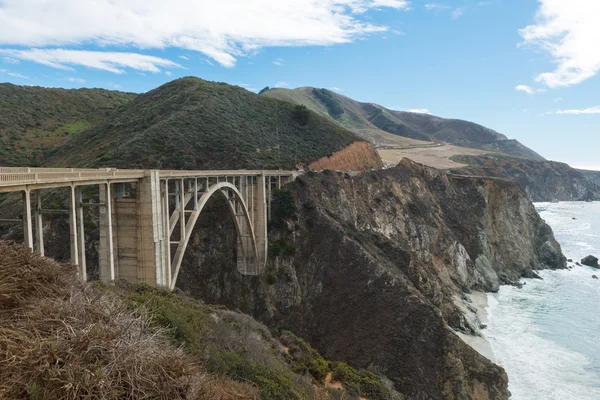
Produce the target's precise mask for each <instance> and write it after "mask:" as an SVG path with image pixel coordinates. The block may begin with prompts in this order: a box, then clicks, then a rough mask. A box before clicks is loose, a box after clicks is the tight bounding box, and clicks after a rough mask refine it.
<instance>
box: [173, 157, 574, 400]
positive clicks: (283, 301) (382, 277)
mask: <svg viewBox="0 0 600 400" xmlns="http://www.w3.org/2000/svg"><path fill="white" fill-rule="evenodd" d="M288 190H289V191H291V192H292V193H293V194H294V195H295V205H296V209H297V211H296V212H295V214H294V215H283V216H282V215H275V216H274V221H273V224H272V231H271V235H270V249H269V253H270V260H269V262H268V266H267V270H266V271H265V273H264V274H263V276H261V277H242V276H240V275H239V274H237V272H236V268H235V240H236V239H235V233H234V229H233V226H232V222H231V221H229V220H223V219H222V218H219V217H217V215H219V214H220V212H222V211H225V210H221V209H220V208H222V205H220V203H219V202H218V201H215V202H213V204H212V207H213V211H214V214H211V213H207V214H205V215H204V216H202V217H201V219H202V220H201V222H200V224H199V225H198V226H197V231H196V233H195V235H194V238H193V243H194V245H193V246H192V248H190V249H189V250H188V252H187V253H186V256H185V260H184V267H183V269H182V272H181V274H180V277H179V281H178V286H179V287H180V288H181V289H182V290H184V291H185V292H187V293H190V294H192V295H195V296H199V297H202V298H203V299H205V300H207V301H209V302H211V303H219V304H226V305H228V306H230V307H235V308H239V309H241V310H244V311H246V312H249V313H251V314H253V315H255V316H256V317H257V318H259V319H261V320H262V321H264V322H266V323H267V324H268V325H269V326H270V327H271V328H274V329H277V328H286V329H291V330H293V331H294V332H296V333H297V334H298V335H299V336H301V337H303V338H305V339H306V340H308V341H309V342H310V343H311V344H312V345H313V346H314V347H315V348H317V349H318V350H319V351H321V352H322V353H323V354H324V355H325V356H326V357H328V358H330V359H333V360H343V361H346V362H348V363H350V364H351V365H353V366H355V367H358V368H371V369H372V370H374V371H377V372H378V373H380V374H382V375H385V376H386V377H387V378H389V379H390V380H391V382H392V383H393V385H394V388H395V389H396V390H397V391H398V392H400V393H402V395H403V396H404V397H405V398H417V399H426V398H435V399H438V398H456V399H503V398H507V396H508V392H507V377H506V374H505V372H504V371H503V369H502V368H500V367H498V366H496V365H494V364H493V363H492V362H490V361H489V360H487V359H486V358H484V357H483V356H481V355H480V354H479V353H477V352H475V351H474V350H473V349H471V348H470V347H468V346H467V345H466V344H465V343H463V342H462V341H461V340H460V339H459V338H458V337H457V336H456V335H455V334H454V333H453V330H457V331H462V332H466V333H477V332H478V329H479V326H478V325H479V323H478V320H477V317H476V315H475V314H474V309H473V308H472V307H470V305H469V304H468V302H467V301H466V297H465V295H464V292H468V291H469V290H471V289H474V288H476V289H482V290H497V289H498V286H499V284H500V283H517V282H518V279H519V277H521V276H533V274H534V270H536V269H541V268H562V267H564V266H565V258H564V256H563V255H562V253H561V250H560V246H559V245H558V243H557V242H556V240H555V239H554V237H553V234H552V231H551V229H550V228H549V227H548V226H547V225H546V224H545V223H544V221H543V220H542V219H541V218H540V217H539V215H538V214H537V213H536V211H535V209H534V207H533V205H532V204H531V203H530V202H529V201H528V200H527V199H526V197H525V196H524V194H523V192H522V191H521V190H520V188H519V187H518V185H517V184H515V183H512V182H508V181H505V180H495V179H486V178H471V177H453V176H449V175H447V174H445V173H442V172H440V171H437V170H435V169H431V168H427V167H424V166H422V165H419V164H415V163H413V162H411V161H408V160H404V161H402V162H401V163H400V164H399V165H398V166H397V167H396V168H393V169H390V170H386V171H379V172H370V173H365V174H363V175H361V176H359V177H356V178H351V177H350V176H348V175H344V176H342V175H338V174H310V175H309V176H306V177H302V178H299V179H298V180H297V181H296V182H294V183H293V184H292V185H290V186H289V187H288Z"/></svg>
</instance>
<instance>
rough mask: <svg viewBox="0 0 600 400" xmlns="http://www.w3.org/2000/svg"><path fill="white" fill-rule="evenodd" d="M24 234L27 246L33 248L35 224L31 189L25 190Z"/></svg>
mask: <svg viewBox="0 0 600 400" xmlns="http://www.w3.org/2000/svg"><path fill="white" fill-rule="evenodd" d="M23 234H24V236H25V241H24V242H25V246H27V247H29V248H30V249H31V250H33V226H32V224H31V196H30V192H29V189H25V190H24V191H23Z"/></svg>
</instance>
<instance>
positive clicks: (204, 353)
mask: <svg viewBox="0 0 600 400" xmlns="http://www.w3.org/2000/svg"><path fill="white" fill-rule="evenodd" d="M0 293H2V296H0V326H1V327H2V329H1V330H0V366H2V368H0V394H1V397H2V398H3V399H4V398H6V399H79V398H95V399H106V398H119V399H141V398H145V399H190V400H191V399H194V400H214V399H223V400H249V399H256V400H257V399H264V400H271V399H272V400H292V399H293V400H305V399H315V400H317V399H323V400H325V399H346V398H355V399H358V397H359V396H362V397H363V398H368V399H386V398H392V396H393V395H394V394H393V391H392V390H390V389H388V388H387V387H386V386H385V385H384V383H383V382H382V380H381V379H380V378H379V377H378V376H377V375H375V374H374V373H372V372H369V371H366V370H355V369H353V368H351V367H349V366H348V365H346V364H344V363H340V362H328V361H327V360H325V359H324V358H323V357H322V356H321V355H320V354H319V353H318V352H317V351H316V350H314V349H313V348H311V347H310V346H309V345H308V344H307V343H306V342H304V341H303V340H301V339H300V338H298V337H297V336H295V335H294V334H292V333H291V332H289V331H280V332H279V334H278V337H277V338H276V337H274V336H273V335H272V334H271V332H269V330H268V329H267V328H266V327H265V326H264V325H262V324H260V323H258V322H257V321H255V320H253V319H252V318H251V317H249V316H248V315H245V314H241V313H239V312H234V311H230V310H227V309H226V308H224V307H218V306H210V305H207V304H204V303H202V302H199V301H196V300H194V299H191V298H189V297H185V296H183V295H181V294H178V293H169V292H166V291H163V290H160V289H156V288H152V287H149V286H145V285H136V284H130V283H127V282H123V281H121V282H117V283H116V285H114V286H112V285H111V286H104V285H102V284H99V283H97V282H96V283H94V284H86V283H83V282H81V281H80V280H79V279H78V277H77V274H76V268H75V266H73V265H71V264H60V263H57V262H55V261H52V260H50V259H47V258H43V257H40V256H38V255H34V254H32V253H31V252H30V251H29V250H27V249H26V248H25V247H22V246H17V245H9V244H7V243H5V242H4V243H0ZM351 378H356V379H351Z"/></svg>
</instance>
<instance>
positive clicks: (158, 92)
mask: <svg viewBox="0 0 600 400" xmlns="http://www.w3.org/2000/svg"><path fill="white" fill-rule="evenodd" d="M357 140H360V139H359V138H358V137H357V136H355V135H354V134H353V133H352V132H350V131H348V130H346V129H344V128H342V127H340V126H339V125H337V124H335V123H333V122H331V121H329V120H327V119H326V118H324V117H321V116H319V115H316V114H314V113H311V112H310V111H308V110H306V109H305V108H303V107H299V106H294V105H292V104H290V103H287V102H282V101H280V100H276V99H271V98H268V97H262V96H258V95H256V94H254V93H252V92H249V91H247V90H245V89H242V88H240V87H237V86H231V85H228V84H225V83H216V82H208V81H204V80H202V79H198V78H191V77H189V78H182V79H178V80H175V81H173V82H170V83H167V84H165V85H163V86H161V87H159V88H157V89H154V90H152V91H150V92H148V93H145V94H143V95H140V96H139V97H138V98H136V99H135V100H134V101H132V102H131V103H130V104H128V105H127V106H124V107H122V108H120V109H119V110H118V111H117V112H115V113H113V114H111V115H110V116H109V117H107V118H106V119H105V120H103V121H102V122H101V123H100V124H98V125H96V126H94V127H92V128H91V129H89V130H87V131H85V132H83V133H81V134H79V135H76V136H74V137H73V138H71V139H70V140H69V141H68V142H67V143H65V145H64V146H62V147H61V148H60V149H59V150H58V151H57V153H56V154H55V155H54V156H53V157H52V158H51V159H50V161H49V163H48V165H53V166H65V165H66V166H116V167H120V168H127V167H129V168H134V167H140V168H142V167H143V168H177V169H179V168H182V169H222V168H261V167H264V168H277V167H281V168H294V167H295V166H296V165H298V164H303V165H308V164H310V163H311V162H312V161H315V160H317V159H319V158H321V157H324V156H327V155H330V154H332V153H334V152H336V151H338V150H341V149H343V148H344V147H346V146H349V145H350V144H352V143H353V142H356V141H357Z"/></svg>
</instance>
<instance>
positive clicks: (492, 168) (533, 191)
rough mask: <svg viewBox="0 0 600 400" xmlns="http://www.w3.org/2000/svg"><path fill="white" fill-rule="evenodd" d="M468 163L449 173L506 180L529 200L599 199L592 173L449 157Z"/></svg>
mask: <svg viewBox="0 0 600 400" xmlns="http://www.w3.org/2000/svg"><path fill="white" fill-rule="evenodd" d="M452 160H454V161H457V162H461V163H464V164H468V166H467V167H464V168H460V169H455V170H453V171H452V172H453V173H456V174H463V175H478V176H488V177H499V178H507V179H511V180H513V181H515V182H517V183H518V184H519V185H520V186H521V188H522V189H523V190H524V191H525V193H526V194H527V198H529V200H531V201H534V202H535V201H579V200H584V201H592V200H600V184H599V183H598V180H597V175H596V174H594V172H593V171H580V170H577V169H574V168H571V167H570V166H569V165H567V164H565V163H561V162H556V161H535V160H527V159H522V158H512V157H506V156H500V155H487V156H465V155H461V156H453V157H452Z"/></svg>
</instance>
